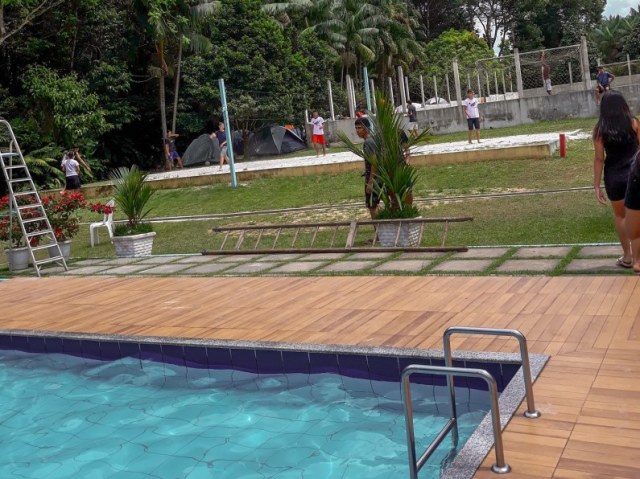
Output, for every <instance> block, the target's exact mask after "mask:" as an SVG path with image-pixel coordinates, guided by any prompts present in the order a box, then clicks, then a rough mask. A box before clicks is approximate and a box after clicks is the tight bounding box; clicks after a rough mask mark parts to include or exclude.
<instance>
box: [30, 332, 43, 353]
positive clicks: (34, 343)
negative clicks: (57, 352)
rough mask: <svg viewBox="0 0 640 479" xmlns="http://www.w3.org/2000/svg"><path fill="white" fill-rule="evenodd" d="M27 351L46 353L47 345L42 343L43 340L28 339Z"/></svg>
mask: <svg viewBox="0 0 640 479" xmlns="http://www.w3.org/2000/svg"><path fill="white" fill-rule="evenodd" d="M29 351H31V352H32V353H46V352H47V345H46V344H45V342H44V338H39V337H34V336H32V337H30V338H29Z"/></svg>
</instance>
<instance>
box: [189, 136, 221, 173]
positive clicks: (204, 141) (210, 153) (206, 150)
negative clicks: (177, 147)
mask: <svg viewBox="0 0 640 479" xmlns="http://www.w3.org/2000/svg"><path fill="white" fill-rule="evenodd" d="M219 160H220V146H219V145H218V140H217V139H216V138H215V137H214V138H213V139H211V138H209V135H207V134H206V133H204V134H202V135H200V136H199V137H198V138H196V139H195V140H193V141H192V142H191V144H190V145H189V147H188V148H187V151H185V152H184V155H182V163H183V164H184V166H195V165H201V164H203V163H205V162H207V161H209V162H211V163H213V164H215V163H217V162H218V161H219Z"/></svg>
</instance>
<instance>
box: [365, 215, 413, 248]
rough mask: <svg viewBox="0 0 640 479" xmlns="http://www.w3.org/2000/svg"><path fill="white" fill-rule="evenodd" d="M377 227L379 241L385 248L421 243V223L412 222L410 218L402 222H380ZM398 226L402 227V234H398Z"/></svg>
mask: <svg viewBox="0 0 640 479" xmlns="http://www.w3.org/2000/svg"><path fill="white" fill-rule="evenodd" d="M376 228H377V230H378V241H379V242H380V246H382V247H384V248H393V247H398V246H399V247H410V246H418V245H419V244H420V223H412V222H411V220H410V219H408V220H406V222H404V221H403V222H402V224H400V223H391V222H389V223H386V222H384V221H383V222H380V223H378V224H377V226H376ZM398 228H400V234H398ZM396 238H397V239H398V243H397V244H396Z"/></svg>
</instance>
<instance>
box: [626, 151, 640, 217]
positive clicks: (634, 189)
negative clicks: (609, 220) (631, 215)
mask: <svg viewBox="0 0 640 479" xmlns="http://www.w3.org/2000/svg"><path fill="white" fill-rule="evenodd" d="M624 206H625V208H629V209H630V210H636V211H640V163H638V160H637V159H636V160H635V161H634V162H633V165H632V166H631V171H630V172H629V182H628V183H627V194H626V195H625V197H624Z"/></svg>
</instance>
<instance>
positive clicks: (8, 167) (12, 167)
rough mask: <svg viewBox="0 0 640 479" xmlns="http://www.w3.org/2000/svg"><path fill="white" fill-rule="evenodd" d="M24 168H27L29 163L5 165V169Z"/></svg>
mask: <svg viewBox="0 0 640 479" xmlns="http://www.w3.org/2000/svg"><path fill="white" fill-rule="evenodd" d="M19 168H21V169H23V170H26V169H27V165H13V166H5V167H4V169H5V170H17V169H19Z"/></svg>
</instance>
